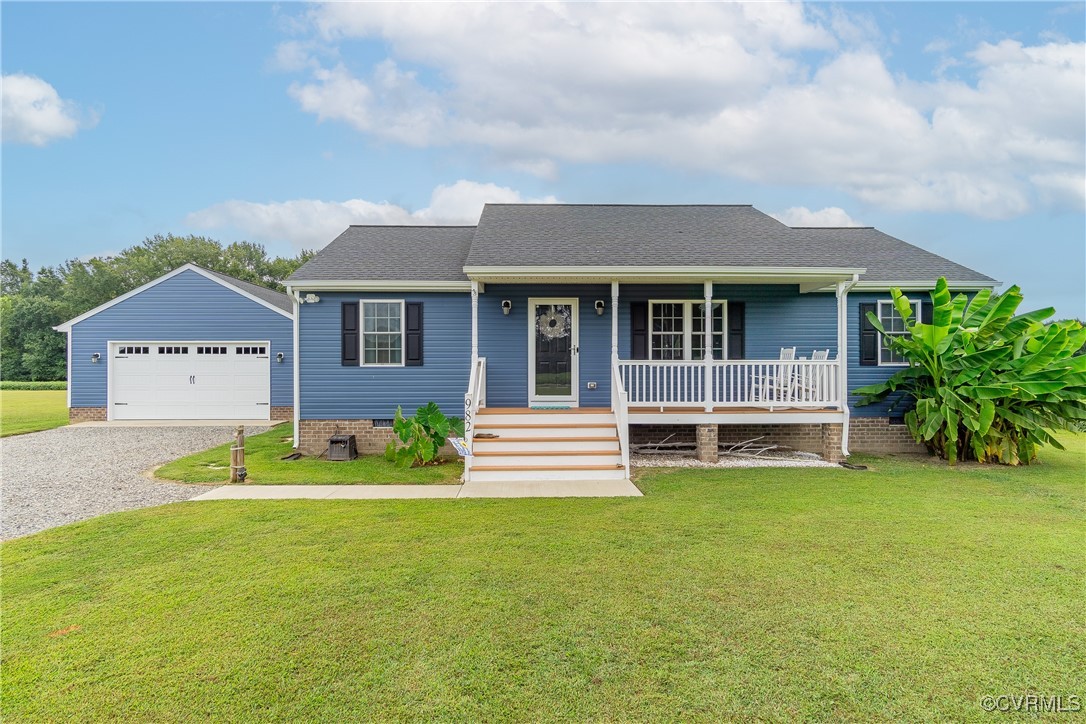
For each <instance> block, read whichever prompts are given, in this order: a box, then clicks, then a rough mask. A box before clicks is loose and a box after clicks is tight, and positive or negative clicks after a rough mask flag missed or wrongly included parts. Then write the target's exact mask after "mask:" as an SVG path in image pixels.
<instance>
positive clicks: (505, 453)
mask: <svg viewBox="0 0 1086 724" xmlns="http://www.w3.org/2000/svg"><path fill="white" fill-rule="evenodd" d="M472 454H473V455H474V456H475V457H477V458H479V457H509V456H511V455H537V456H555V455H557V456H563V455H618V454H619V451H618V450H481V451H478V452H473V453H472Z"/></svg>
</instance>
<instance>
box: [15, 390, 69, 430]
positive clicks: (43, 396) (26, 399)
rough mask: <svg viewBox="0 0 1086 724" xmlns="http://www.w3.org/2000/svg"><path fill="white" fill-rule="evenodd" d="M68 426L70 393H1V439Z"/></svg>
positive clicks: (45, 391)
mask: <svg viewBox="0 0 1086 724" xmlns="http://www.w3.org/2000/svg"><path fill="white" fill-rule="evenodd" d="M67 424H68V393H67V392H65V391H64V390H63V389H61V390H27V389H20V390H7V389H5V390H0V437H7V436H8V435H20V434H22V433H24V432H38V431H40V430H49V429H51V428H54V427H60V426H61V425H67Z"/></svg>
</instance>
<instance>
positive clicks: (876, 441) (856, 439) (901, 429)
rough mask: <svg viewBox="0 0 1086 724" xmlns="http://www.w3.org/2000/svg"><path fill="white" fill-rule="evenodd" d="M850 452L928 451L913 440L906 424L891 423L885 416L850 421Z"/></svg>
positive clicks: (883, 453) (897, 452)
mask: <svg viewBox="0 0 1086 724" xmlns="http://www.w3.org/2000/svg"><path fill="white" fill-rule="evenodd" d="M848 449H849V452H866V453H874V454H876V455H885V454H887V453H896V454H903V453H923V454H926V453H927V451H928V450H927V448H925V447H924V446H923V445H920V444H918V443H917V442H916V441H915V440H913V436H912V435H911V434H909V428H907V427H905V425H891V424H890V420H889V419H888V418H885V417H853V418H852V419H851V420H849V422H848Z"/></svg>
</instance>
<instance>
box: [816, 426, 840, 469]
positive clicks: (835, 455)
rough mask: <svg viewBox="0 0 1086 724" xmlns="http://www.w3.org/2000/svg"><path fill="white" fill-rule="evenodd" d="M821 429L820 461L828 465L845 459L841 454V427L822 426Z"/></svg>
mask: <svg viewBox="0 0 1086 724" xmlns="http://www.w3.org/2000/svg"><path fill="white" fill-rule="evenodd" d="M821 427H822V431H821V432H822V459H823V460H825V461H826V462H828V463H839V462H841V461H842V460H844V459H845V456H844V455H843V454H842V453H841V434H842V432H843V426H842V425H839V424H833V423H830V424H824V425H822V426H821Z"/></svg>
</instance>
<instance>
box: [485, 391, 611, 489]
mask: <svg viewBox="0 0 1086 724" xmlns="http://www.w3.org/2000/svg"><path fill="white" fill-rule="evenodd" d="M490 435H494V436H496V437H493V438H491V437H489V436H490ZM472 453H473V457H472V463H471V472H470V475H471V482H473V483H484V482H517V481H524V482H528V481H548V480H625V479H626V470H625V469H624V468H623V466H622V453H621V451H620V449H619V442H618V427H617V426H616V423H615V415H614V413H613V412H611V411H610V410H609V409H607V408H592V407H581V408H573V409H569V410H532V409H529V408H520V407H517V408H506V407H485V408H482V409H480V410H479V413H478V416H477V417H476V419H475V438H474V441H473V443H472Z"/></svg>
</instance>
